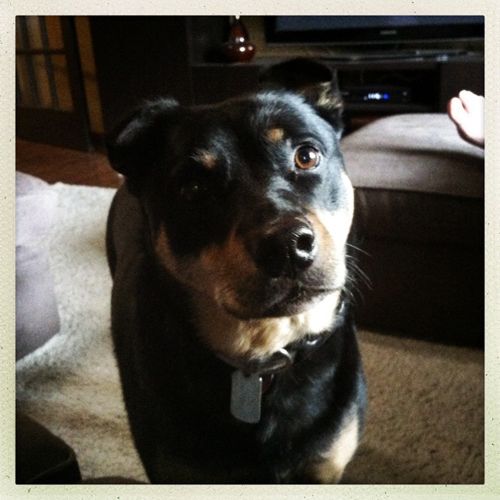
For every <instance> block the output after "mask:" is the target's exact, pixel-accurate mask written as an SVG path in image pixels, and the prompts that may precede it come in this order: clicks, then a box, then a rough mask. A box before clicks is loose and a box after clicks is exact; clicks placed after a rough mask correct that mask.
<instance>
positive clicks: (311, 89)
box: [259, 57, 344, 137]
mask: <svg viewBox="0 0 500 500" xmlns="http://www.w3.org/2000/svg"><path fill="white" fill-rule="evenodd" d="M259 81H260V87H261V88H262V89H286V90H292V91H294V92H298V93H299V94H301V95H302V96H303V97H304V98H305V99H306V101H307V102H309V104H311V105H312V106H314V107H315V108H316V110H317V111H318V113H319V114H320V115H321V116H322V117H323V118H324V119H325V120H327V121H328V122H329V123H330V124H331V125H332V126H333V128H334V129H335V131H336V133H337V136H338V137H340V135H341V134H342V131H343V127H344V124H343V121H342V113H343V109H344V105H343V101H342V94H341V92H340V89H339V85H338V80H337V72H336V71H335V70H332V69H331V68H330V67H328V66H326V65H325V64H323V63H321V62H319V61H316V60H314V59H308V58H304V57H297V58H295V59H290V60H287V61H284V62H281V63H278V64H275V65H273V66H270V67H269V68H267V69H265V70H264V71H263V72H262V73H261V75H260V78H259Z"/></svg>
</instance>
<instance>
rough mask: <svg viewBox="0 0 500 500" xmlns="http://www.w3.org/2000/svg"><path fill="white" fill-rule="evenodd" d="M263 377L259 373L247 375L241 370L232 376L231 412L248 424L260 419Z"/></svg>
mask: <svg viewBox="0 0 500 500" xmlns="http://www.w3.org/2000/svg"><path fill="white" fill-rule="evenodd" d="M261 401H262V377H261V376H260V375H259V374H258V373H253V374H251V375H245V374H244V373H243V372H241V371H240V370H237V371H235V372H233V374H232V376H231V414H232V415H233V416H234V417H235V418H237V419H238V420H241V421H242V422H246V423H247V424H256V423H257V422H259V420H260V410H261Z"/></svg>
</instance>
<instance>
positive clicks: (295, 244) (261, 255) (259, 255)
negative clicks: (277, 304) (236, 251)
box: [254, 218, 316, 278]
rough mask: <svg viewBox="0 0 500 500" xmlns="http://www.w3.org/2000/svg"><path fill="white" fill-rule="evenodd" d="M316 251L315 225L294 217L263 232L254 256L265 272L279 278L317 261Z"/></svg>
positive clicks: (293, 274) (302, 269)
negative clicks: (315, 259) (313, 226)
mask: <svg viewBox="0 0 500 500" xmlns="http://www.w3.org/2000/svg"><path fill="white" fill-rule="evenodd" d="M315 255H316V238H315V235H314V231H313V229H312V227H311V226H310V225H309V224H308V223H307V222H305V221H303V220H297V219H296V218H293V219H292V220H289V221H285V222H281V223H279V224H275V225H273V227H272V228H271V229H267V230H265V231H264V232H263V234H262V236H261V237H260V238H259V241H258V242H257V245H256V250H255V256H254V258H255V262H256V263H257V265H258V266H259V267H260V268H261V269H262V270H263V271H264V272H266V273H267V274H268V275H270V276H271V277H273V278H277V277H281V276H287V277H294V276H296V275H297V273H300V272H301V271H304V270H305V269H307V268H308V267H309V266H310V265H311V264H312V263H313V261H314V257H315Z"/></svg>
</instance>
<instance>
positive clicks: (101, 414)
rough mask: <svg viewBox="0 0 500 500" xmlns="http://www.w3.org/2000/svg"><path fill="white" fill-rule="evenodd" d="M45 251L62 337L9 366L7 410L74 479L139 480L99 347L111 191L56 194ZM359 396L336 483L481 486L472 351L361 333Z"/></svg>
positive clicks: (103, 335) (111, 367) (104, 345)
mask: <svg viewBox="0 0 500 500" xmlns="http://www.w3.org/2000/svg"><path fill="white" fill-rule="evenodd" d="M52 189H54V191H55V192H56V193H57V195H58V207H57V219H56V222H55V224H54V226H53V230H52V234H51V235H50V238H49V241H48V242H47V244H48V246H49V252H50V263H51V266H52V270H53V273H54V279H55V286H56V295H57V299H58V305H59V313H60V316H61V330H60V332H59V333H58V334H57V335H56V336H54V337H53V338H52V339H51V340H50V341H49V342H48V343H47V344H45V345H44V346H42V347H41V348H40V349H38V350H37V351H35V352H34V353H32V354H30V355H28V356H27V357H25V358H23V359H21V360H20V361H19V362H18V363H17V365H16V397H17V407H18V409H19V410H21V411H23V412H25V413H26V414H28V415H29V416H31V417H33V418H34V419H36V420H38V421H39V422H40V423H42V424H44V425H45V426H46V427H47V428H48V429H50V430H51V431H52V432H53V433H54V434H56V435H58V436H59V437H61V438H62V439H64V440H65V441H66V442H67V443H68V444H69V445H70V446H71V447H72V448H73V449H74V450H75V453H76V456H77V458H78V462H79V464H80V469H81V472H82V476H83V478H84V479H91V478H98V477H103V476H122V477H129V478H132V479H135V480H138V481H146V480H147V479H146V476H145V473H144V470H143V468H142V466H141V463H140V460H139V458H138V455H137V453H136V451H135V449H134V446H133V443H132V440H131V435H130V432H129V429H128V423H127V416H126V413H125V408H124V405H123V401H122V396H121V390H120V384H119V378H118V371H117V367H116V363H115V360H114V357H113V351H112V343H111V337H110V317H109V308H110V306H109V304H110V290H111V279H110V276H109V272H108V269H107V263H106V257H105V250H104V231H105V222H106V216H107V211H108V208H109V205H110V202H111V199H112V196H113V194H114V190H112V189H106V188H91V187H83V186H69V185H65V184H55V185H54V186H53V187H52ZM359 340H360V345H361V353H362V356H363V360H364V365H365V371H366V377H367V381H368V391H369V408H368V416H367V422H366V429H365V433H364V436H363V439H362V442H361V445H360V447H359V449H358V451H357V453H356V455H355V457H354V459H353V461H352V462H351V464H350V465H349V466H348V468H347V470H346V473H345V476H344V479H343V481H342V482H344V483H351V484H375V483H378V484H391V483H392V484H394V483H401V484H405V483H408V484H432V483H435V484H443V483H448V484H450V483H459V484H465V483H469V484H477V483H482V482H483V480H484V357H483V353H482V352H481V351H478V350H474V349H469V348H462V347H454V346H444V345H440V344H434V343H429V342H424V341H419V340H412V339H405V338H402V337H398V336H395V335H385V334H384V333H382V332H374V331H368V330H365V329H360V331H359Z"/></svg>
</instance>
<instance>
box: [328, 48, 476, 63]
mask: <svg viewBox="0 0 500 500" xmlns="http://www.w3.org/2000/svg"><path fill="white" fill-rule="evenodd" d="M466 55H474V54H473V53H470V52H467V51H466V50H461V49H448V50H443V49H413V50H386V51H376V52H362V53H361V52H354V53H347V54H341V55H338V56H325V57H322V58H320V59H321V60H323V61H327V62H330V63H334V62H346V61H357V62H363V61H391V60H406V61H416V60H424V59H427V60H436V61H446V60H448V59H449V58H452V57H458V56H466Z"/></svg>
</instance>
